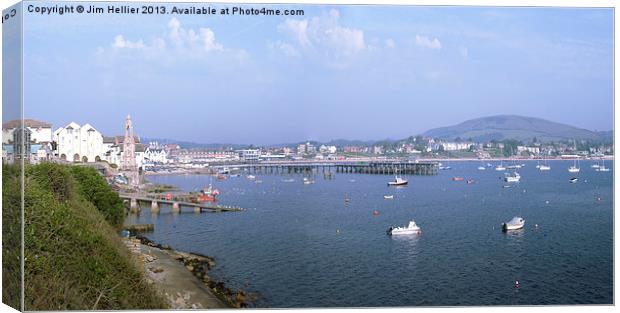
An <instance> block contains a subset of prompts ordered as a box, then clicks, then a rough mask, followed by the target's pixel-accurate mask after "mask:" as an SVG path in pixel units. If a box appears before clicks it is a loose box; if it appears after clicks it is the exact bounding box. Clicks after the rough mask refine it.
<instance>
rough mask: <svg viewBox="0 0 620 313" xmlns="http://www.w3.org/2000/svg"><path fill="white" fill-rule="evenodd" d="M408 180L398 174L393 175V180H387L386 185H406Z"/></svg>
mask: <svg viewBox="0 0 620 313" xmlns="http://www.w3.org/2000/svg"><path fill="white" fill-rule="evenodd" d="M408 183H409V182H408V181H407V180H406V179H403V178H402V177H398V176H394V180H393V181H390V182H388V183H387V184H388V186H404V185H407V184H408Z"/></svg>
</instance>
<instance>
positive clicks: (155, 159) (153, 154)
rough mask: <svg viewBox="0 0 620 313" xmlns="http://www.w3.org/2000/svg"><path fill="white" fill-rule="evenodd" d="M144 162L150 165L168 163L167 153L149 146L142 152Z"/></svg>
mask: <svg viewBox="0 0 620 313" xmlns="http://www.w3.org/2000/svg"><path fill="white" fill-rule="evenodd" d="M144 160H145V161H149V162H152V163H160V164H166V163H168V153H166V150H164V149H163V148H157V147H153V146H149V147H148V148H146V150H144Z"/></svg>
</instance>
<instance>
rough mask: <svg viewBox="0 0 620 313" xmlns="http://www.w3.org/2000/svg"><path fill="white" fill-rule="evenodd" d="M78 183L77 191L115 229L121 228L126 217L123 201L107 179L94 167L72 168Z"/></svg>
mask: <svg viewBox="0 0 620 313" xmlns="http://www.w3.org/2000/svg"><path fill="white" fill-rule="evenodd" d="M71 173H73V177H74V179H75V180H76V181H77V183H78V184H77V191H78V192H79V193H80V194H81V195H82V196H83V197H84V198H85V199H86V200H88V201H90V202H91V203H92V204H94V205H95V207H96V208H97V209H98V210H99V212H101V214H103V216H104V217H105V219H106V220H107V221H108V222H109V223H110V224H111V225H112V226H114V227H117V228H119V227H121V226H122V225H123V219H124V217H125V207H124V206H123V200H121V198H119V197H118V194H116V193H115V192H114V191H113V190H112V189H110V186H108V184H107V183H106V181H105V179H104V178H103V177H102V176H101V175H99V173H98V172H97V170H95V169H94V168H92V167H82V166H74V167H72V168H71Z"/></svg>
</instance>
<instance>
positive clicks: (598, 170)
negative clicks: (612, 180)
mask: <svg viewBox="0 0 620 313" xmlns="http://www.w3.org/2000/svg"><path fill="white" fill-rule="evenodd" d="M594 170H595V171H597V172H609V171H610V169H609V167H605V160H603V164H601V165H599V167H598V168H595V169H594Z"/></svg>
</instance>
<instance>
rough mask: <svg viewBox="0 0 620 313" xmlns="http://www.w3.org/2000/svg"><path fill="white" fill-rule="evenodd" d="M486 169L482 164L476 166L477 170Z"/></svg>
mask: <svg viewBox="0 0 620 313" xmlns="http://www.w3.org/2000/svg"><path fill="white" fill-rule="evenodd" d="M486 169H487V168H486V167H484V166H482V165H480V166H478V170H479V171H484V170H486Z"/></svg>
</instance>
